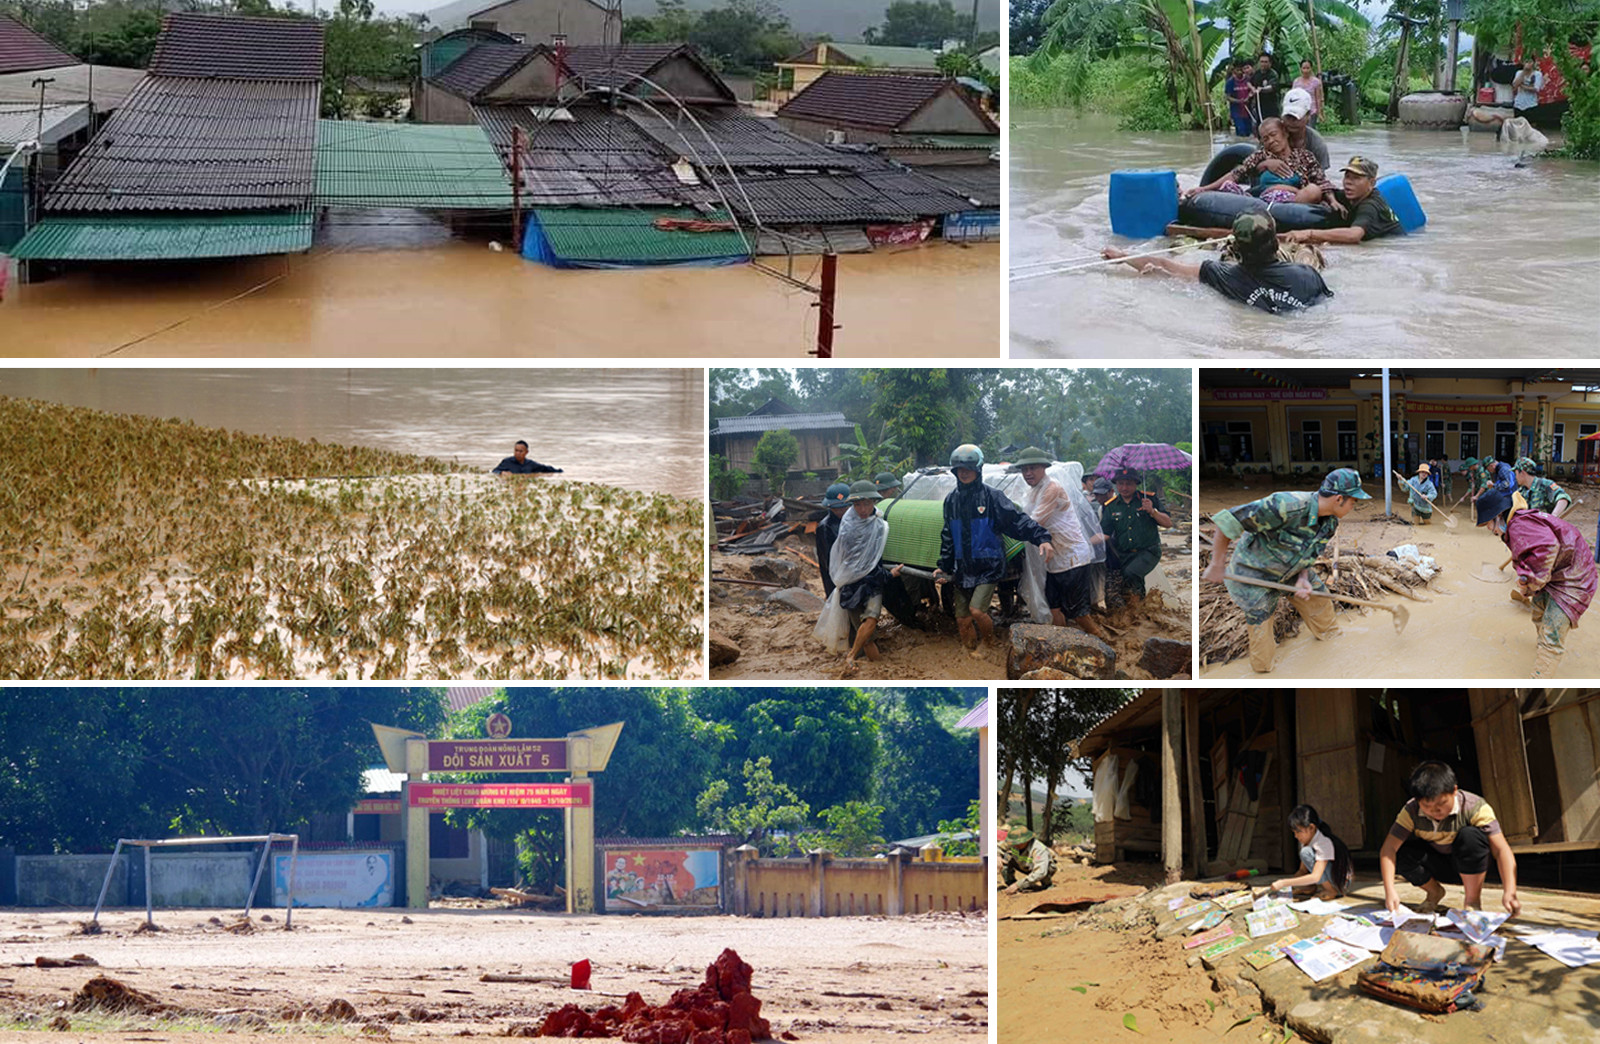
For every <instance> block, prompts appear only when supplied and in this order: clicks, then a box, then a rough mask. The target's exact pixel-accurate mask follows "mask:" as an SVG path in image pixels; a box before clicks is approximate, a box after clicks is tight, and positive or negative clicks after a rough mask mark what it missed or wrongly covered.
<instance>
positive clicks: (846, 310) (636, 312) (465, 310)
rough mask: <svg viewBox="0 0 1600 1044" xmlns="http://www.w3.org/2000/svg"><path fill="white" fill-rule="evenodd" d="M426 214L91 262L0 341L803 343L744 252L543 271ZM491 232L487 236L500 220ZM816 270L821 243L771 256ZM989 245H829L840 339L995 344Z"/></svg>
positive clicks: (97, 352) (517, 352)
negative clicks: (688, 264) (312, 243)
mask: <svg viewBox="0 0 1600 1044" xmlns="http://www.w3.org/2000/svg"><path fill="white" fill-rule="evenodd" d="M494 234H496V233H493V232H490V231H486V230H483V229H478V230H476V231H465V232H457V233H452V232H451V231H450V230H449V229H447V228H445V227H444V226H443V225H440V224H438V223H436V222H434V221H432V220H431V219H429V218H428V217H427V216H426V215H421V214H415V213H407V214H403V215H393V214H391V215H389V216H388V217H387V219H385V218H382V217H374V216H365V217H357V218H350V217H344V218H336V219H335V220H334V223H333V224H331V225H329V226H326V227H325V229H324V231H323V232H322V233H321V234H320V235H319V239H318V244H317V247H316V248H315V249H314V250H312V251H311V252H310V253H308V254H296V255H289V256H284V257H265V258H246V259H238V260H225V261H204V262H188V263H179V262H148V263H140V264H120V265H97V266H91V267H80V268H76V269H73V270H71V271H69V272H68V273H66V274H65V275H63V276H61V277H58V278H52V279H48V280H43V281H40V282H36V283H31V284H29V285H26V286H19V285H16V284H15V283H13V285H12V286H11V287H9V288H8V289H7V291H6V293H5V301H4V303H0V354H7V355H13V356H17V355H22V356H48V355H64V356H65V355H71V356H108V355H115V356H117V357H119V358H129V357H140V356H143V357H171V356H201V357H213V358H215V357H221V358H231V357H238V356H250V355H310V356H337V357H350V356H438V355H441V354H451V355H458V356H522V357H545V358H552V357H562V358H572V357H576V356H583V357H589V358H593V357H619V356H620V357H639V356H644V357H664V358H670V357H684V356H690V357H696V356H721V357H750V356H761V357H769V358H785V359H805V358H807V357H808V356H807V353H808V352H809V351H810V350H811V349H813V348H815V347H816V331H817V309H816V308H814V307H813V305H814V303H815V301H816V296H815V295H814V294H812V293H809V292H807V291H804V290H801V289H798V288H796V287H794V286H792V285H790V284H789V283H787V282H785V281H783V280H781V279H779V278H776V277H774V276H773V275H771V274H768V273H765V272H763V271H761V270H759V269H757V268H756V267H754V266H752V265H738V266H733V267H723V268H655V269H639V270H630V271H578V270H557V269H553V268H548V267H546V266H544V265H541V264H536V263H534V262H532V261H525V260H523V259H522V258H520V257H518V256H517V255H516V254H514V253H512V252H511V251H510V250H509V249H506V250H496V249H494V248H493V246H491V242H492V236H493V235H494ZM502 238H503V237H502ZM764 263H765V264H768V265H769V266H771V267H772V268H773V269H775V270H777V271H779V272H782V273H783V274H785V275H791V276H793V277H794V278H795V279H798V280H800V281H802V282H808V283H810V284H811V285H816V284H817V281H818V279H819V277H820V271H819V264H820V259H819V258H816V257H804V258H795V259H794V260H793V262H792V263H791V262H789V261H785V260H784V259H778V258H771V259H766V260H765V261H764ZM999 272H1000V248H999V245H998V244H993V243H991V244H984V245H974V246H957V245H953V244H948V243H942V242H939V243H928V244H924V245H921V246H912V247H888V248H884V249H881V250H878V251H875V252H873V253H871V254H849V255H843V256H841V257H840V260H839V277H838V308H837V315H836V319H835V321H836V323H837V324H838V325H839V326H840V329H839V330H838V331H837V332H836V334H835V338H834V351H835V352H836V353H837V354H838V355H840V356H849V355H854V356H856V357H858V358H860V357H868V356H871V357H877V356H885V355H913V356H958V357H975V356H990V357H993V356H996V355H998V354H999V337H998V334H997V331H998V330H999V325H1000V287H999Z"/></svg>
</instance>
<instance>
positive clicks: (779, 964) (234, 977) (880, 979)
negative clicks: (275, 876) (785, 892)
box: [0, 908, 989, 1044]
mask: <svg viewBox="0 0 1600 1044" xmlns="http://www.w3.org/2000/svg"><path fill="white" fill-rule="evenodd" d="M283 914H284V911H282V910H271V911H267V912H265V913H264V914H263V913H261V912H257V913H256V915H255V916H254V919H253V921H252V923H251V924H250V925H249V926H248V927H246V928H245V929H243V930H230V928H233V929H237V928H238V922H239V913H238V911H237V910H234V911H215V910H165V911H161V910H158V911H157V912H156V924H157V925H158V926H159V927H160V928H161V929H162V930H161V931H158V932H144V931H140V930H138V929H139V928H140V926H141V925H142V924H143V921H144V917H143V914H142V913H139V914H134V913H129V912H117V913H114V914H111V915H108V916H103V917H102V918H101V923H102V924H103V926H104V929H105V930H104V931H103V932H102V933H100V934H97V935H84V934H81V933H80V930H79V925H80V924H81V923H82V922H83V921H85V920H87V914H86V913H85V912H83V911H37V910H16V909H11V910H0V1039H4V1038H11V1039H17V1038H18V1037H19V1031H26V1030H41V1029H46V1028H56V1029H67V1028H69V1027H70V1030H71V1032H72V1033H73V1035H74V1037H75V1038H76V1039H90V1040H94V1039H102V1040H111V1039H119V1040H142V1041H181V1040H186V1039H190V1038H191V1035H197V1034H200V1033H207V1034H215V1033H216V1032H217V1031H219V1030H224V1031H227V1032H230V1033H237V1034H244V1035H249V1036H255V1035H267V1034H271V1035H273V1036H274V1038H275V1039H283V1037H284V1035H285V1034H287V1035H289V1037H290V1038H293V1037H295V1036H327V1035H330V1034H333V1035H347V1036H354V1035H356V1034H360V1035H363V1036H377V1037H380V1038H394V1039H406V1040H412V1039H416V1040H421V1039H433V1038H440V1037H459V1036H532V1035H533V1034H534V1032H536V1031H537V1029H538V1027H539V1026H540V1024H541V1022H542V1021H543V1020H544V1018H545V1016H546V1015H548V1014H550V1013H551V1012H553V1011H555V1010H557V1009H559V1008H561V1007H562V1006H563V1005H566V1004H576V1005H578V1006H579V1007H580V1008H582V1009H584V1010H585V1011H589V1012H593V1011H594V1010H596V1009H598V1008H601V1007H604V1006H607V1005H614V1006H620V1005H621V1004H622V1003H623V998H624V997H625V996H626V995H627V994H628V993H629V992H631V991H637V992H638V993H640V994H642V996H643V999H644V1000H645V1001H646V1002H648V1003H650V1004H662V1003H664V1002H666V1001H667V1000H668V998H670V997H671V996H672V995H673V994H674V993H675V992H677V991H678V990H680V989H692V988H694V987H696V986H698V985H700V983H701V982H702V980H703V979H704V977H705V974H706V967H707V965H709V964H711V963H712V962H713V961H714V960H715V959H716V958H717V956H718V954H720V953H721V952H722V951H723V949H724V948H729V947H731V948H732V949H734V950H736V951H737V952H738V954H739V956H740V957H742V958H743V959H744V960H745V961H746V962H748V963H749V964H750V965H752V966H753V969H754V972H753V976H752V984H751V991H752V993H753V994H754V996H755V997H756V998H758V999H759V1000H760V1001H761V1002H762V1009H761V1017H762V1018H765V1019H769V1020H770V1021H771V1024H772V1027H771V1032H772V1036H773V1037H774V1038H778V1039H784V1040H790V1039H794V1040H800V1041H817V1042H824V1041H861V1042H866V1041H882V1040H888V1039H894V1038H897V1037H900V1036H915V1037H916V1038H917V1039H918V1040H922V1041H929V1042H935V1044H938V1042H957V1041H967V1042H973V1041H982V1040H984V1039H986V1038H987V1034H988V1028H987V1027H988V1022H989V1018H988V960H987V950H988V944H987V924H986V921H985V919H984V918H983V917H982V916H981V915H979V916H970V917H963V916H961V915H959V914H926V915H922V916H914V917H900V918H874V917H860V918H855V917H848V918H823V919H800V918H796V919H784V920H776V921H772V920H756V919H749V918H734V917H720V916H719V917H694V918H673V919H668V918H643V917H640V918H626V917H562V916H540V915H531V914H524V913H518V912H512V911H510V910H506V909H437V908H435V909H432V910H427V911H418V910H413V911H404V910H388V909H386V910H381V911H356V910H342V911H341V910H296V911H295V914H294V928H293V931H284V930H283ZM268 918H270V920H269V919H268ZM80 954H81V955H84V956H86V957H89V958H92V959H93V960H94V961H95V962H96V964H97V965H98V966H88V965H71V964H68V965H67V966H65V967H41V966H40V964H39V958H45V963H49V962H50V961H65V960H67V959H70V958H72V957H74V956H76V955H80ZM580 960H588V961H589V962H591V964H592V967H593V977H592V987H593V988H592V990H590V991H580V990H573V989H570V988H569V986H568V981H569V975H570V969H571V965H572V964H573V963H574V962H577V961H580ZM97 976H106V977H108V978H111V979H114V980H116V981H118V982H120V983H122V984H124V985H126V986H127V987H130V988H132V989H133V990H137V991H139V992H140V993H142V994H143V995H145V996H146V997H147V998H148V1002H140V1004H139V1005H137V1006H136V1007H135V1009H133V1010H130V1011H129V1012H125V1013H123V1014H120V1015H110V1014H106V1013H104V1012H102V1011H77V1010H73V1009H72V1005H73V1001H74V998H75V996H77V995H78V994H79V992H80V991H81V990H82V988H83V987H84V985H85V983H87V982H88V981H89V980H91V979H94V978H95V977H97ZM486 977H487V978H486ZM496 979H498V980H500V981H494V980H496ZM140 1006H142V1007H145V1008H146V1009H147V1010H146V1011H145V1012H139V1011H138V1010H137V1007H140ZM56 1020H64V1022H62V1021H56ZM52 1024H53V1025H52ZM130 1033H131V1034H132V1035H131V1036H130V1035H129V1034H130ZM790 1034H792V1036H790ZM199 1039H204V1038H199Z"/></svg>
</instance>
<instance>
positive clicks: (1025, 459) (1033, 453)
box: [1006, 446, 1055, 473]
mask: <svg viewBox="0 0 1600 1044" xmlns="http://www.w3.org/2000/svg"><path fill="white" fill-rule="evenodd" d="M1054 463H1055V461H1053V460H1051V459H1050V454H1048V453H1046V452H1045V451H1044V450H1042V449H1040V448H1039V447H1038V446H1029V447H1028V448H1027V449H1025V450H1023V451H1022V452H1021V453H1019V454H1017V459H1016V460H1015V461H1013V462H1012V463H1011V466H1010V467H1009V468H1007V469H1006V470H1007V471H1009V472H1012V473H1015V472H1018V471H1021V470H1022V468H1023V466H1024V465H1027V464H1043V465H1044V466H1045V467H1047V468H1048V467H1049V466H1050V465H1052V464H1054Z"/></svg>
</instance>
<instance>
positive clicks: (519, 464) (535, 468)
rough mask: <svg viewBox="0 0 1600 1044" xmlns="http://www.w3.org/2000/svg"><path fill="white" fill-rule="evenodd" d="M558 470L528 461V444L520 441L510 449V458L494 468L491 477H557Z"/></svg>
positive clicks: (534, 461)
mask: <svg viewBox="0 0 1600 1044" xmlns="http://www.w3.org/2000/svg"><path fill="white" fill-rule="evenodd" d="M560 473H561V469H560V468H553V467H551V466H550V465H548V464H540V463H539V462H538V461H536V460H529V459H528V444H527V443H526V442H523V441H522V440H521V439H518V440H517V444H516V445H515V446H513V447H512V448H511V456H509V457H507V458H506V459H505V460H502V461H501V462H500V463H498V464H496V465H495V466H494V470H493V471H492V472H490V474H491V475H559V474H560Z"/></svg>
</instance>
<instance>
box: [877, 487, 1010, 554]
mask: <svg viewBox="0 0 1600 1044" xmlns="http://www.w3.org/2000/svg"><path fill="white" fill-rule="evenodd" d="M878 514H880V515H885V516H886V517H887V518H888V519H889V540H888V542H887V543H886V544H884V546H883V560H884V561H885V562H903V563H905V564H906V565H910V566H917V567H918V568H920V569H932V568H933V567H934V566H936V565H938V564H939V538H940V534H941V533H943V532H944V501H943V500H905V499H900V500H892V499H891V500H884V501H880V502H879V503H878ZM1000 542H1001V543H1002V544H1003V545H1004V546H1005V549H1006V557H1007V558H1013V557H1015V556H1016V555H1017V554H1018V553H1019V552H1020V551H1021V550H1022V544H1021V543H1020V542H1018V541H1016V540H1012V539H1011V538H1010V537H1005V536H1003V537H1001V538H1000Z"/></svg>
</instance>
